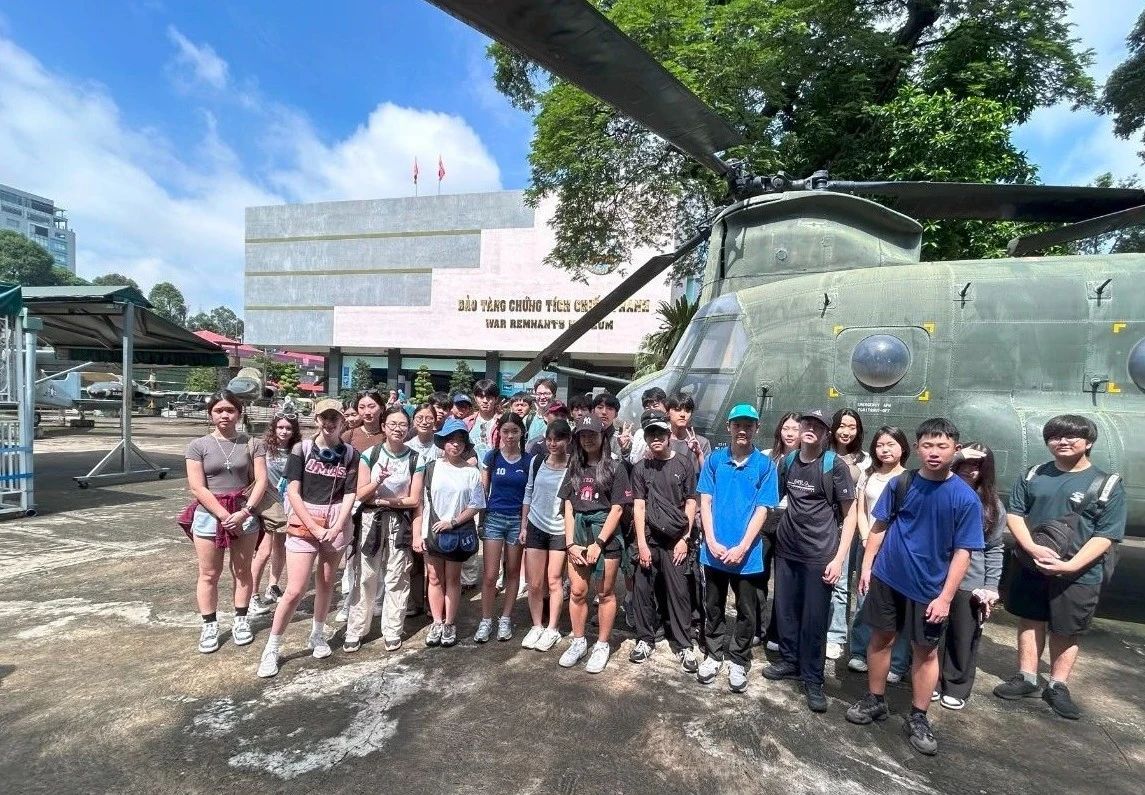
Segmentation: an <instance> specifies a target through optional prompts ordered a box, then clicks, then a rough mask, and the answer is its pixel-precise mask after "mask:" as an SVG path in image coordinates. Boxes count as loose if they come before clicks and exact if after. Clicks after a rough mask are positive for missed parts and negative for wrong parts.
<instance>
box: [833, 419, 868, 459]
mask: <svg viewBox="0 0 1145 795" xmlns="http://www.w3.org/2000/svg"><path fill="white" fill-rule="evenodd" d="M844 417H851V418H852V419H854V420H855V438H854V439H852V440H851V441H850V442H848V443H847V449H846V450H844V451H843V454H844V455H851V456H853V455H854V454H855V453H862V451H863V418H862V417H860V416H859V412H857V411H855V410H854V409H839V410H838V411H836V412H835V416H834V417H832V418H831V448H832V449H835V448H836V447H837V446H838V444H839V442H838V441H836V439H835V432H836V431H837V430H839V426H840V425H842V424H843V418H844ZM861 457H862V456H860V458H861Z"/></svg>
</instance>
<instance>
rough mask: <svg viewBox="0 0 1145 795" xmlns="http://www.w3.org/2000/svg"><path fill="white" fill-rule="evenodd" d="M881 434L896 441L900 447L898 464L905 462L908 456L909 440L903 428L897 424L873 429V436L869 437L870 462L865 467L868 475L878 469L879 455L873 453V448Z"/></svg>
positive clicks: (876, 445) (875, 446) (876, 446)
mask: <svg viewBox="0 0 1145 795" xmlns="http://www.w3.org/2000/svg"><path fill="white" fill-rule="evenodd" d="M881 436H889V437H891V438H892V439H894V440H895V441H896V442H898V445H899V448H901V449H902V454H901V455H900V456H899V463H900V464H906V462H907V459H908V458H910V442H908V441H907V439H906V434H905V433H904V432H903V429H902V428H900V427H899V426H897V425H884V426H882V427H881V428H879V429H878V430H877V431H875V433H874V436H872V437H871V450H870V453H871V463H870V465H869V466H868V467H867V469H866V473H867V474H868V475H873V474H874V473H875V472H877V471H878V469H879V457H878V456H877V455H875V450H876V448H878V446H879V437H881Z"/></svg>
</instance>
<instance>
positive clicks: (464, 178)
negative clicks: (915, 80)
mask: <svg viewBox="0 0 1145 795" xmlns="http://www.w3.org/2000/svg"><path fill="white" fill-rule="evenodd" d="M269 9H273V11H270V10H269ZM1140 10H1141V0H1132V1H1130V0H1108V2H1100V3H1099V2H1096V0H1085V1H1081V0H1079V2H1077V3H1075V9H1074V11H1073V12H1072V17H1071V19H1072V20H1073V21H1074V22H1075V23H1076V24H1077V33H1078V35H1079V36H1081V38H1082V39H1083V42H1084V43H1085V45H1086V46H1089V47H1093V48H1094V49H1095V51H1096V53H1097V64H1096V65H1095V69H1094V75H1095V77H1097V78H1098V79H1099V80H1100V79H1104V77H1105V76H1106V75H1107V74H1108V72H1109V70H1110V69H1112V68H1113V66H1115V65H1116V64H1117V63H1119V62H1120V60H1122V59H1123V58H1124V55H1125V49H1124V37H1125V35H1126V34H1127V33H1128V32H1129V30H1130V28H1131V26H1132V23H1133V21H1134V20H1135V18H1136V15H1137V14H1138V13H1139V12H1140ZM485 44H486V42H485V41H484V39H483V38H482V37H481V36H479V35H478V34H476V33H474V32H473V31H470V30H469V29H468V28H466V27H464V26H463V25H461V24H460V23H458V22H456V21H455V20H453V19H452V18H450V17H448V16H447V15H445V14H443V13H442V12H440V11H438V10H437V9H436V8H433V7H432V6H430V5H428V4H426V3H424V2H419V0H382V2H378V0H373V1H372V2H366V1H365V0H343V2H339V3H332V4H330V5H329V6H327V5H325V4H318V3H313V2H299V1H298V0H281V1H280V2H275V3H273V4H272V3H266V2H258V3H256V2H253V1H252V0H235V2H228V3H207V2H173V1H172V2H162V1H160V0H124V1H123V2H114V3H113V2H106V3H104V2H101V3H91V2H81V1H80V0H57V2H55V3H53V4H52V6H51V12H50V13H45V6H44V4H43V3H42V2H27V1H26V0H14V1H11V0H10V2H6V3H4V5H3V6H0V182H5V183H8V184H12V185H15V186H17V187H20V188H23V189H25V190H30V191H32V192H35V193H39V194H41V195H45V196H47V197H49V198H52V199H55V200H56V202H57V203H58V204H60V205H62V206H64V207H67V208H68V210H69V212H70V215H71V221H72V226H73V228H74V229H75V230H76V234H77V238H78V244H79V245H78V257H77V260H78V270H79V273H80V274H81V275H83V276H88V277H93V276H97V275H100V274H102V273H106V272H109V271H118V272H122V273H125V274H127V275H130V276H132V277H133V278H135V279H136V280H137V281H139V282H140V284H141V286H143V288H144V289H145V290H146V289H148V288H149V287H150V286H151V285H152V284H154V283H155V282H156V281H161V280H170V281H173V282H175V283H176V284H177V285H178V286H179V287H180V288H181V289H182V290H183V291H184V293H185V294H186V295H187V297H188V303H189V304H190V305H191V308H192V311H195V310H198V309H200V308H203V309H209V308H211V307H213V306H216V305H218V304H229V305H231V306H233V307H235V308H236V309H239V310H240V311H241V303H242V261H243V260H242V258H243V244H242V239H243V209H244V208H245V207H247V206H251V205H258V204H273V203H280V202H284V201H290V202H297V201H321V200H335V199H353V198H374V197H382V196H399V195H407V194H409V193H411V187H412V186H411V183H410V169H411V167H412V162H413V158H414V156H416V157H417V158H418V160H419V164H420V167H421V181H422V190H429V191H432V190H434V189H435V183H436V168H437V157H438V155H439V154H440V155H441V157H442V158H443V160H444V162H445V166H446V169H447V172H448V173H447V176H446V179H445V181H444V182H443V185H442V189H443V191H450V192H464V191H474V190H496V189H499V188H520V187H524V185H525V184H526V182H527V179H528V164H527V161H526V157H527V154H528V142H529V137H530V130H531V127H530V120H529V118H528V116H527V115H525V114H523V113H521V112H519V111H516V110H514V109H513V108H511V107H510V106H509V105H508V103H507V102H505V101H504V100H503V99H502V98H501V97H500V96H499V95H498V94H497V93H496V91H495V90H494V89H493V87H492V83H491V80H490V74H491V68H490V66H489V64H488V62H487V61H486V59H485V57H484V50H485ZM1015 139H1016V141H1017V142H1018V144H1019V145H1020V146H1021V147H1023V148H1025V149H1027V150H1028V151H1029V152H1030V154H1031V156H1032V157H1033V159H1034V160H1035V162H1037V163H1038V164H1039V165H1040V166H1041V173H1042V178H1043V180H1044V181H1046V182H1048V183H1085V182H1087V181H1089V180H1090V179H1092V178H1093V177H1094V176H1095V175H1096V174H1098V173H1101V172H1102V171H1107V170H1112V171H1113V172H1114V173H1115V174H1118V175H1120V176H1125V175H1128V174H1131V173H1133V172H1135V171H1143V172H1145V168H1142V167H1141V164H1140V161H1139V159H1138V157H1137V154H1136V150H1137V149H1139V148H1140V144H1139V143H1138V144H1137V145H1134V144H1133V143H1132V142H1123V141H1117V140H1115V139H1114V138H1113V136H1112V134H1111V133H1110V122H1109V120H1108V119H1104V118H1100V117H1096V116H1094V115H1093V114H1092V113H1088V112H1077V113H1075V112H1071V111H1070V110H1069V109H1068V108H1050V109H1045V110H1042V111H1039V112H1038V113H1037V114H1035V116H1034V118H1033V119H1032V120H1031V122H1030V123H1029V124H1028V125H1026V127H1024V128H1022V129H1021V130H1019V131H1018V132H1017V134H1016V136H1015Z"/></svg>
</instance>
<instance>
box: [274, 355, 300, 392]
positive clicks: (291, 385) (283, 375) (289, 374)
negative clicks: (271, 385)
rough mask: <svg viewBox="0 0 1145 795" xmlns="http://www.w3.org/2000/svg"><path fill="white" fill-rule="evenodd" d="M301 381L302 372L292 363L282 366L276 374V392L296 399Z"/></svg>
mask: <svg viewBox="0 0 1145 795" xmlns="http://www.w3.org/2000/svg"><path fill="white" fill-rule="evenodd" d="M301 380H302V371H301V370H300V369H299V368H298V365H297V364H294V363H293V362H291V363H289V364H284V365H283V366H282V370H281V371H280V372H279V374H278V391H279V392H281V393H282V394H283V395H289V396H291V397H298V395H299V392H298V384H299V383H300V382H301Z"/></svg>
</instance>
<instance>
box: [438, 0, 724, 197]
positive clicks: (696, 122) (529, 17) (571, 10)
mask: <svg viewBox="0 0 1145 795" xmlns="http://www.w3.org/2000/svg"><path fill="white" fill-rule="evenodd" d="M430 2H431V3H433V4H434V5H435V6H437V7H438V8H440V9H442V10H443V11H445V12H447V13H448V14H450V15H452V16H454V17H456V18H457V19H459V20H461V21H462V22H464V23H465V24H466V25H469V26H470V27H473V28H476V29H477V30H479V31H481V32H482V33H484V34H485V35H486V36H489V37H490V38H492V39H494V40H496V41H499V42H501V43H502V44H504V45H506V46H508V47H511V48H512V49H514V50H516V51H517V52H519V53H521V54H522V55H524V56H525V57H527V58H528V59H529V60H531V61H533V62H534V63H536V64H539V65H540V66H542V67H543V68H545V69H547V70H548V71H549V72H551V73H552V74H554V75H557V76H558V77H560V78H562V79H564V80H567V81H568V82H570V83H572V84H574V85H576V86H578V87H579V88H581V89H582V90H584V91H586V92H587V93H589V94H591V95H593V96H594V97H596V98H597V99H599V100H601V101H602V102H606V103H608V104H609V105H611V106H612V107H614V108H615V109H616V110H618V111H620V112H621V113H623V114H625V115H626V116H629V117H630V118H632V119H634V120H635V121H638V122H640V123H641V124H642V125H644V126H645V127H646V128H648V129H649V130H651V131H652V132H654V133H656V134H657V135H659V136H660V137H661V138H663V139H664V140H665V141H668V142H669V143H671V144H673V145H674V146H676V147H677V148H678V149H680V150H681V151H683V152H684V153H685V154H687V155H689V156H690V157H692V158H694V159H695V160H696V161H697V162H699V163H700V164H702V165H703V166H705V167H706V168H709V169H711V170H712V171H714V172H715V173H716V174H719V175H720V176H723V175H725V174H726V173H727V172H728V170H729V166H728V164H727V163H725V162H724V161H723V160H721V159H720V158H719V157H717V156H716V154H715V153H716V152H722V151H723V150H725V149H727V148H729V147H731V146H735V145H737V144H740V143H743V137H742V136H741V135H740V134H739V133H738V132H737V131H736V130H734V129H733V128H732V127H731V126H729V125H728V123H727V122H725V121H724V120H723V119H722V118H720V117H719V116H718V115H717V114H716V112H715V111H714V110H712V109H711V108H709V107H708V106H707V105H705V104H704V102H703V101H702V100H701V99H700V98H699V97H697V96H696V95H695V94H693V93H692V92H691V90H689V89H688V88H687V86H685V85H684V84H683V83H681V82H680V81H679V80H677V79H676V77H675V76H673V75H672V73H671V72H669V71H668V70H667V69H665V68H664V67H663V66H662V65H660V63H659V62H658V61H656V60H655V59H654V58H653V57H652V56H651V55H649V54H648V52H647V51H646V50H645V49H644V48H643V47H641V46H640V45H639V44H637V43H636V42H635V41H633V40H632V39H630V38H629V37H628V36H626V35H625V34H624V33H623V32H622V31H621V30H620V29H619V28H618V27H616V25H614V24H613V23H612V21H611V20H609V19H608V18H607V17H605V16H604V15H603V14H601V13H600V12H599V11H598V10H596V8H594V7H593V6H592V5H590V4H589V3H587V2H584V0H430Z"/></svg>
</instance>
